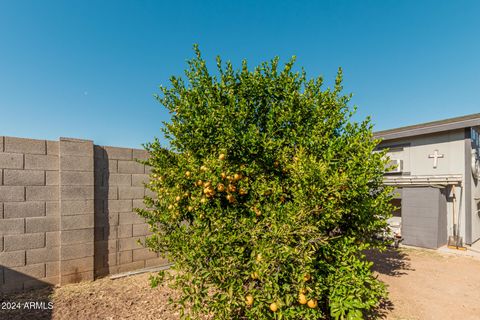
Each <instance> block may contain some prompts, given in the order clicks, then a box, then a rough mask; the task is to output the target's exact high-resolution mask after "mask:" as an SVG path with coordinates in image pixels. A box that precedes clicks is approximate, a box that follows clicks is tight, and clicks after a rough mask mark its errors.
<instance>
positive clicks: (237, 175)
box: [233, 173, 242, 181]
mask: <svg viewBox="0 0 480 320" xmlns="http://www.w3.org/2000/svg"><path fill="white" fill-rule="evenodd" d="M233 179H234V180H235V181H238V180H240V179H242V174H241V173H235V174H234V175H233Z"/></svg>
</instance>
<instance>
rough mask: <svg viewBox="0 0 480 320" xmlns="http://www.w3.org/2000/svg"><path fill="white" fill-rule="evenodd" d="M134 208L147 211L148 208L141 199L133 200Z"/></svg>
mask: <svg viewBox="0 0 480 320" xmlns="http://www.w3.org/2000/svg"><path fill="white" fill-rule="evenodd" d="M133 208H134V209H135V208H139V209H146V208H147V206H146V205H145V203H144V202H143V199H142V200H140V199H133Z"/></svg>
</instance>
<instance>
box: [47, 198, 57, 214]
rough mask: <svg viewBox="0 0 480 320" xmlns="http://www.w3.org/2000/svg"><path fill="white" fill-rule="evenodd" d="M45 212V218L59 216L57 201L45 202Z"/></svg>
mask: <svg viewBox="0 0 480 320" xmlns="http://www.w3.org/2000/svg"><path fill="white" fill-rule="evenodd" d="M45 204H46V207H47V210H46V215H47V216H58V215H60V204H59V202H58V201H47V202H45Z"/></svg>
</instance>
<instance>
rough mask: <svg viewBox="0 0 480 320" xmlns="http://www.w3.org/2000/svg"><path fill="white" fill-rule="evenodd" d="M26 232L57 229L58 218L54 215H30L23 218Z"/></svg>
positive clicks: (58, 226)
mask: <svg viewBox="0 0 480 320" xmlns="http://www.w3.org/2000/svg"><path fill="white" fill-rule="evenodd" d="M25 224H26V231H27V233H38V232H49V231H58V230H59V229H60V219H59V218H56V217H32V218H25Z"/></svg>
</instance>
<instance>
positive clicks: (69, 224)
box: [61, 214, 94, 231]
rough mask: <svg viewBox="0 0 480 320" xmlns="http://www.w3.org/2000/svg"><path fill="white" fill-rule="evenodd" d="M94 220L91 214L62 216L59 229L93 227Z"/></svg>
mask: <svg viewBox="0 0 480 320" xmlns="http://www.w3.org/2000/svg"><path fill="white" fill-rule="evenodd" d="M93 226H94V220H93V215H92V214H81V215H75V216H62V221H61V229H62V231H63V230H77V229H87V228H93Z"/></svg>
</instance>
